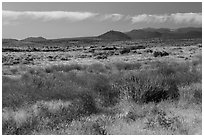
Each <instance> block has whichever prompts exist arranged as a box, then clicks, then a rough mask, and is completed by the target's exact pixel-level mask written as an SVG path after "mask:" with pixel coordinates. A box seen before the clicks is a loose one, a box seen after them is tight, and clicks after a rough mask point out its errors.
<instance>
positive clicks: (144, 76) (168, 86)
mask: <svg viewBox="0 0 204 137" xmlns="http://www.w3.org/2000/svg"><path fill="white" fill-rule="evenodd" d="M154 73H155V72H151V71H150V72H140V73H138V74H131V76H128V78H127V79H126V81H127V86H128V87H127V88H128V89H129V94H130V96H131V97H132V99H133V100H134V101H136V102H138V103H148V102H156V103H157V102H160V101H162V100H166V99H172V100H175V99H176V100H177V99H179V92H178V87H177V85H176V83H175V81H174V79H172V77H171V76H169V77H166V76H163V75H161V74H154Z"/></svg>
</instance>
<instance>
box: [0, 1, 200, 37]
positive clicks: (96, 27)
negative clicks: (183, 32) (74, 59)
mask: <svg viewBox="0 0 204 137" xmlns="http://www.w3.org/2000/svg"><path fill="white" fill-rule="evenodd" d="M2 8H3V11H2V19H3V21H2V25H3V26H2V30H3V34H2V35H3V38H16V39H23V38H26V37H31V36H42V37H45V38H68V37H81V36H96V35H100V34H102V33H105V32H106V31H109V30H117V31H122V32H126V31H130V30H132V29H140V28H147V27H153V28H178V27H189V26H190V27H201V26H202V3H201V2H197V3H183V2H182V3H161V2H154V3H150V2H148V3H147V2H146V3H138V2H134V3H129V2H127V3H124V2H123V3H115V2H113V3H109V2H108V3H105V2H104V3H98V2H97V3H70V2H67V3H61V2H60V3H30V2H29V3H20V2H19V3H10V2H9V3H6V2H4V3H3V4H2Z"/></svg>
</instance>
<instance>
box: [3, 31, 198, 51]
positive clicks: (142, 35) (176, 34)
mask: <svg viewBox="0 0 204 137" xmlns="http://www.w3.org/2000/svg"><path fill="white" fill-rule="evenodd" d="M151 38H160V39H191V38H202V28H201V27H200V28H195V27H186V28H178V29H169V28H143V29H137V30H136V29H134V30H131V31H129V32H120V31H114V30H111V31H108V32H106V33H104V34H102V35H99V36H89V37H75V38H58V39H46V38H43V37H28V38H25V39H22V40H17V39H2V46H5V47H10V46H51V45H54V46H55V45H63V46H67V45H69V44H70V43H73V42H79V41H80V42H81V43H87V44H89V43H90V42H97V41H126V40H136V39H151Z"/></svg>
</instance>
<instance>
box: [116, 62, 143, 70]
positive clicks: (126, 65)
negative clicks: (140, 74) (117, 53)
mask: <svg viewBox="0 0 204 137" xmlns="http://www.w3.org/2000/svg"><path fill="white" fill-rule="evenodd" d="M113 65H114V66H116V68H117V69H118V70H134V69H139V68H140V67H141V64H140V63H130V62H114V63H113Z"/></svg>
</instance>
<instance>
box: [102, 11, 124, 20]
mask: <svg viewBox="0 0 204 137" xmlns="http://www.w3.org/2000/svg"><path fill="white" fill-rule="evenodd" d="M123 16H124V15H122V14H117V13H115V14H105V15H102V16H101V17H100V19H99V20H100V21H104V20H112V21H119V20H121V19H122V18H123Z"/></svg>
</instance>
